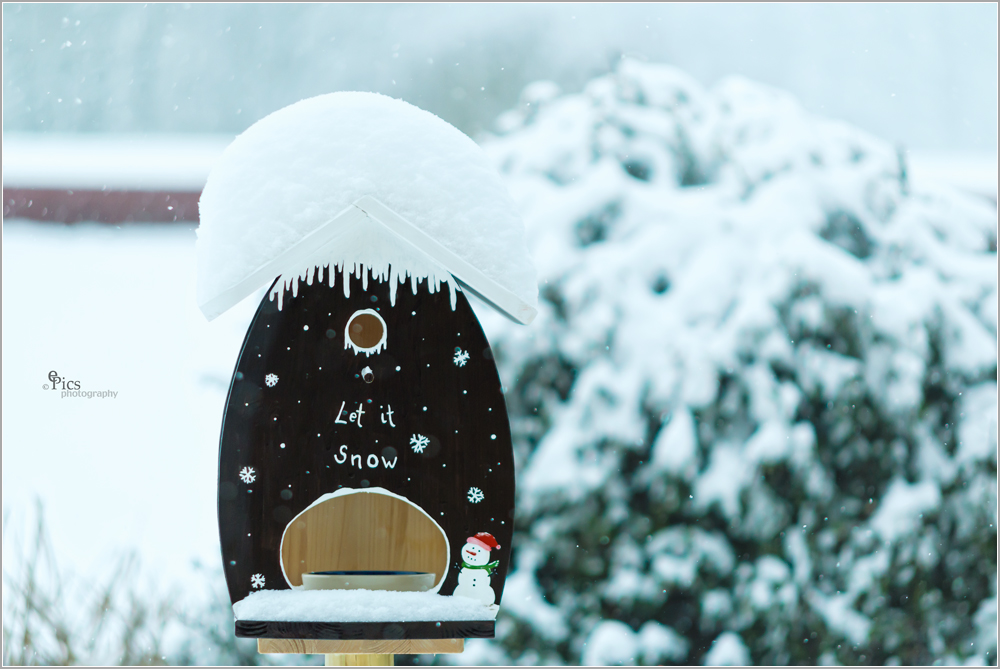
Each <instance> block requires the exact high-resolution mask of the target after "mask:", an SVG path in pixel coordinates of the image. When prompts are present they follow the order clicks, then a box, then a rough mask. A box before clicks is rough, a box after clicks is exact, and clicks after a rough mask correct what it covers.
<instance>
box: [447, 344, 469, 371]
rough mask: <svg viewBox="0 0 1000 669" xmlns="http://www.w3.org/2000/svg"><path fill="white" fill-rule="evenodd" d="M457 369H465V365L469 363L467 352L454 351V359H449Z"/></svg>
mask: <svg viewBox="0 0 1000 669" xmlns="http://www.w3.org/2000/svg"><path fill="white" fill-rule="evenodd" d="M451 361H452V362H454V363H455V364H456V365H458V366H459V367H465V363H467V362H469V352H468V351H463V350H462V349H460V348H456V349H455V357H454V358H452V359H451Z"/></svg>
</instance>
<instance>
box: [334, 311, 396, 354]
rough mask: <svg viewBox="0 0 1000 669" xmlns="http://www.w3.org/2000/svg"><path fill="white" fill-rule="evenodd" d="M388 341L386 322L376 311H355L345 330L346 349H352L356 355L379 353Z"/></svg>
mask: <svg viewBox="0 0 1000 669" xmlns="http://www.w3.org/2000/svg"><path fill="white" fill-rule="evenodd" d="M385 340H386V327H385V321H384V320H382V316H380V315H379V313H378V312H377V311H375V310H374V309H362V310H360V311H355V312H354V313H353V314H351V317H350V318H349V319H348V320H347V327H346V328H344V348H348V347H351V348H353V349H354V352H355V353H362V352H364V353H367V354H371V353H378V352H379V351H380V350H381V349H382V348H383V347H384V346H385Z"/></svg>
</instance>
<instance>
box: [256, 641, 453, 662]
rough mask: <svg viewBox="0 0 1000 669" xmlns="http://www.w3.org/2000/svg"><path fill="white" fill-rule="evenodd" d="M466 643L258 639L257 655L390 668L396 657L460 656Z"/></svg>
mask: <svg viewBox="0 0 1000 669" xmlns="http://www.w3.org/2000/svg"><path fill="white" fill-rule="evenodd" d="M464 650H465V639H399V640H389V639H356V640H332V639H257V652H258V653H300V654H305V653H315V654H323V655H325V656H326V666H328V667H391V666H393V664H394V662H395V656H396V655H398V654H405V655H419V654H438V653H461V652H462V651H464Z"/></svg>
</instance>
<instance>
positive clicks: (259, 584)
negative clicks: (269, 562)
mask: <svg viewBox="0 0 1000 669" xmlns="http://www.w3.org/2000/svg"><path fill="white" fill-rule="evenodd" d="M250 585H252V586H253V587H255V588H263V587H264V574H254V575H253V576H251V577H250Z"/></svg>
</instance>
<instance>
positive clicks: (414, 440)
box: [410, 434, 431, 453]
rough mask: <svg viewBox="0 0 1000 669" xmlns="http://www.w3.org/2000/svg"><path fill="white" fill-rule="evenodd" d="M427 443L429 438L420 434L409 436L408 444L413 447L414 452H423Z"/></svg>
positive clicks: (429, 441)
mask: <svg viewBox="0 0 1000 669" xmlns="http://www.w3.org/2000/svg"><path fill="white" fill-rule="evenodd" d="M429 443H431V440H430V439H428V438H427V437H425V436H424V435H422V434H415V435H413V436H412V437H410V446H412V447H413V452H414V453H423V452H424V449H425V448H427V444H429Z"/></svg>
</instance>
